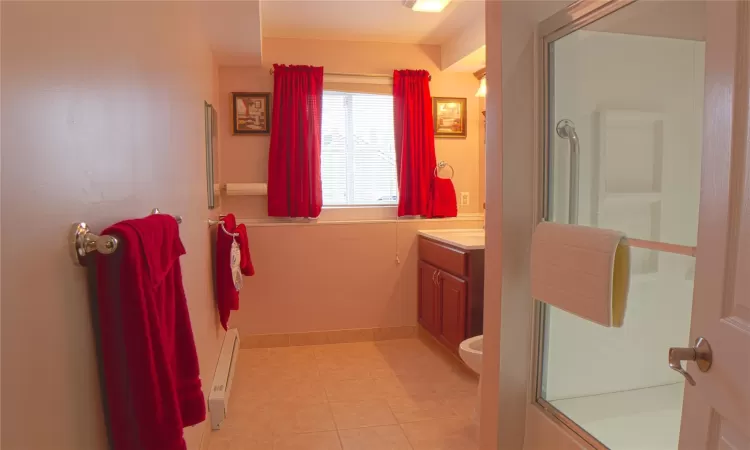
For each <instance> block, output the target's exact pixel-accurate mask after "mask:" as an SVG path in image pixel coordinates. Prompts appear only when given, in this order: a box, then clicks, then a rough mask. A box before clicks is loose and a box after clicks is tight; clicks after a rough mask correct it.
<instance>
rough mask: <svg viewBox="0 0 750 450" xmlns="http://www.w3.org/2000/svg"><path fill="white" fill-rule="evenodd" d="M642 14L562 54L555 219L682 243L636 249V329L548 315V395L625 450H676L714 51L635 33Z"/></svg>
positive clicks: (560, 44)
mask: <svg viewBox="0 0 750 450" xmlns="http://www.w3.org/2000/svg"><path fill="white" fill-rule="evenodd" d="M644 3H645V2H644ZM640 4H641V2H636V3H634V4H633V5H630V6H627V7H625V8H622V9H621V10H618V11H616V12H615V13H613V14H612V15H610V16H607V17H605V18H603V19H600V20H599V21H597V22H594V23H592V24H591V25H589V26H587V27H585V28H582V29H579V30H576V31H574V32H573V33H571V34H568V35H566V36H564V37H562V38H560V39H558V40H556V41H554V42H552V43H551V44H550V48H549V55H550V59H549V62H548V65H549V68H550V73H549V83H550V84H549V91H550V95H549V102H548V103H549V111H548V114H549V127H550V129H549V130H548V133H549V136H550V139H549V141H550V143H549V149H547V155H546V160H547V171H546V172H547V180H546V186H547V192H546V196H547V197H546V200H547V201H546V205H547V207H546V209H547V211H546V216H547V217H546V218H547V220H549V221H553V222H560V223H578V224H580V225H586V226H592V227H601V228H608V229H615V230H620V231H623V232H624V233H625V234H626V235H627V236H628V237H629V238H632V239H641V240H646V241H650V242H652V243H655V244H663V243H668V244H674V245H673V246H671V247H670V251H657V250H649V249H645V248H634V247H631V285H630V295H629V299H628V305H627V310H626V314H625V323H624V326H623V327H622V328H605V327H602V326H600V325H597V324H594V323H591V322H589V321H586V320H584V319H581V318H579V317H577V316H574V315H572V314H569V313H567V312H565V311H562V310H560V309H557V308H554V307H551V306H544V307H543V317H542V319H541V320H542V321H543V324H542V326H541V327H540V329H541V333H542V336H541V338H542V346H543V351H542V352H541V354H540V358H541V372H540V380H539V392H538V398H539V401H540V403H542V404H543V405H545V406H546V407H548V408H552V409H554V410H556V411H557V412H559V413H562V414H563V415H565V416H567V417H568V418H569V419H570V420H571V421H573V422H575V423H576V424H577V425H578V426H579V427H580V428H581V429H582V430H584V431H585V433H588V434H589V435H590V436H593V437H594V438H595V439H596V440H597V441H599V443H600V444H602V445H604V446H606V447H608V448H611V449H613V450H631V449H632V450H652V449H653V450H672V449H677V444H678V438H679V429H680V416H681V409H682V394H683V386H684V385H683V383H684V378H683V377H682V376H681V375H679V374H678V373H676V372H675V371H672V370H670V369H669V367H668V366H667V364H666V351H667V349H669V348H670V347H690V346H691V343H690V342H689V332H690V316H691V307H692V295H693V276H694V271H695V258H694V257H693V256H692V248H693V247H694V246H695V245H696V238H697V226H698V202H699V193H700V157H701V138H702V136H701V121H702V115H703V111H702V101H703V71H704V61H703V55H704V47H705V46H704V43H703V42H702V41H700V40H699V39H697V38H695V39H688V38H685V37H684V36H683V37H681V38H679V39H678V38H674V37H662V36H658V35H655V33H651V32H649V30H646V29H644V28H643V27H640V28H639V27H637V26H633V25H634V22H633V20H634V19H633V18H634V17H635V18H637V17H638V15H637V12H638V11H637V10H633V9H631V8H636V7H640V6H638V5H640ZM676 7H679V6H676ZM620 15H622V17H618V16H620ZM623 17H629V18H630V19H629V20H630V21H628V20H621V19H622V18H623ZM664 19H665V20H667V17H666V16H665V18H664Z"/></svg>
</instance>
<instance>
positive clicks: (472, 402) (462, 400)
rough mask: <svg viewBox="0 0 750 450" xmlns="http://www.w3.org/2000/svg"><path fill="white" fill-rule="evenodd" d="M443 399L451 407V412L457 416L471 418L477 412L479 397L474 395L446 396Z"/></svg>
mask: <svg viewBox="0 0 750 450" xmlns="http://www.w3.org/2000/svg"><path fill="white" fill-rule="evenodd" d="M444 401H445V403H447V404H448V405H449V406H450V407H451V409H453V412H455V413H456V415H457V416H458V417H463V418H469V419H471V418H473V417H476V415H477V414H478V412H477V408H478V407H479V399H478V398H477V396H476V395H464V396H456V397H451V396H448V397H446V398H445V400H444Z"/></svg>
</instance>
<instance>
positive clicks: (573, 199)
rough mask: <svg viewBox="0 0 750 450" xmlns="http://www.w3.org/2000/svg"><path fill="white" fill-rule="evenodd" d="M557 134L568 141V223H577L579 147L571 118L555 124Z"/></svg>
mask: <svg viewBox="0 0 750 450" xmlns="http://www.w3.org/2000/svg"><path fill="white" fill-rule="evenodd" d="M555 131H557V135H558V136H560V137H561V138H563V139H567V140H568V142H570V181H569V183H570V185H569V188H568V223H571V224H576V223H578V157H579V155H580V151H579V150H580V147H579V142H578V134H576V126H575V124H574V123H573V121H572V120H568V119H563V120H561V121H559V122H557V126H555Z"/></svg>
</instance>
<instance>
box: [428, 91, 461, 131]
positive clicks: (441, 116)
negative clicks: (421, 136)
mask: <svg viewBox="0 0 750 450" xmlns="http://www.w3.org/2000/svg"><path fill="white" fill-rule="evenodd" d="M432 120H433V122H434V125H435V137H452V138H465V137H466V99H465V98H451V97H432Z"/></svg>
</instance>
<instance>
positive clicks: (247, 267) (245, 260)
mask: <svg viewBox="0 0 750 450" xmlns="http://www.w3.org/2000/svg"><path fill="white" fill-rule="evenodd" d="M236 231H237V233H238V234H239V235H240V236H239V243H240V253H241V254H242V260H241V262H240V270H242V275H246V276H248V277H251V276H253V275H255V267H253V261H252V259H250V241H249V240H248V239H247V228H245V224H244V223H241V224H239V225H237V230H236Z"/></svg>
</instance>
